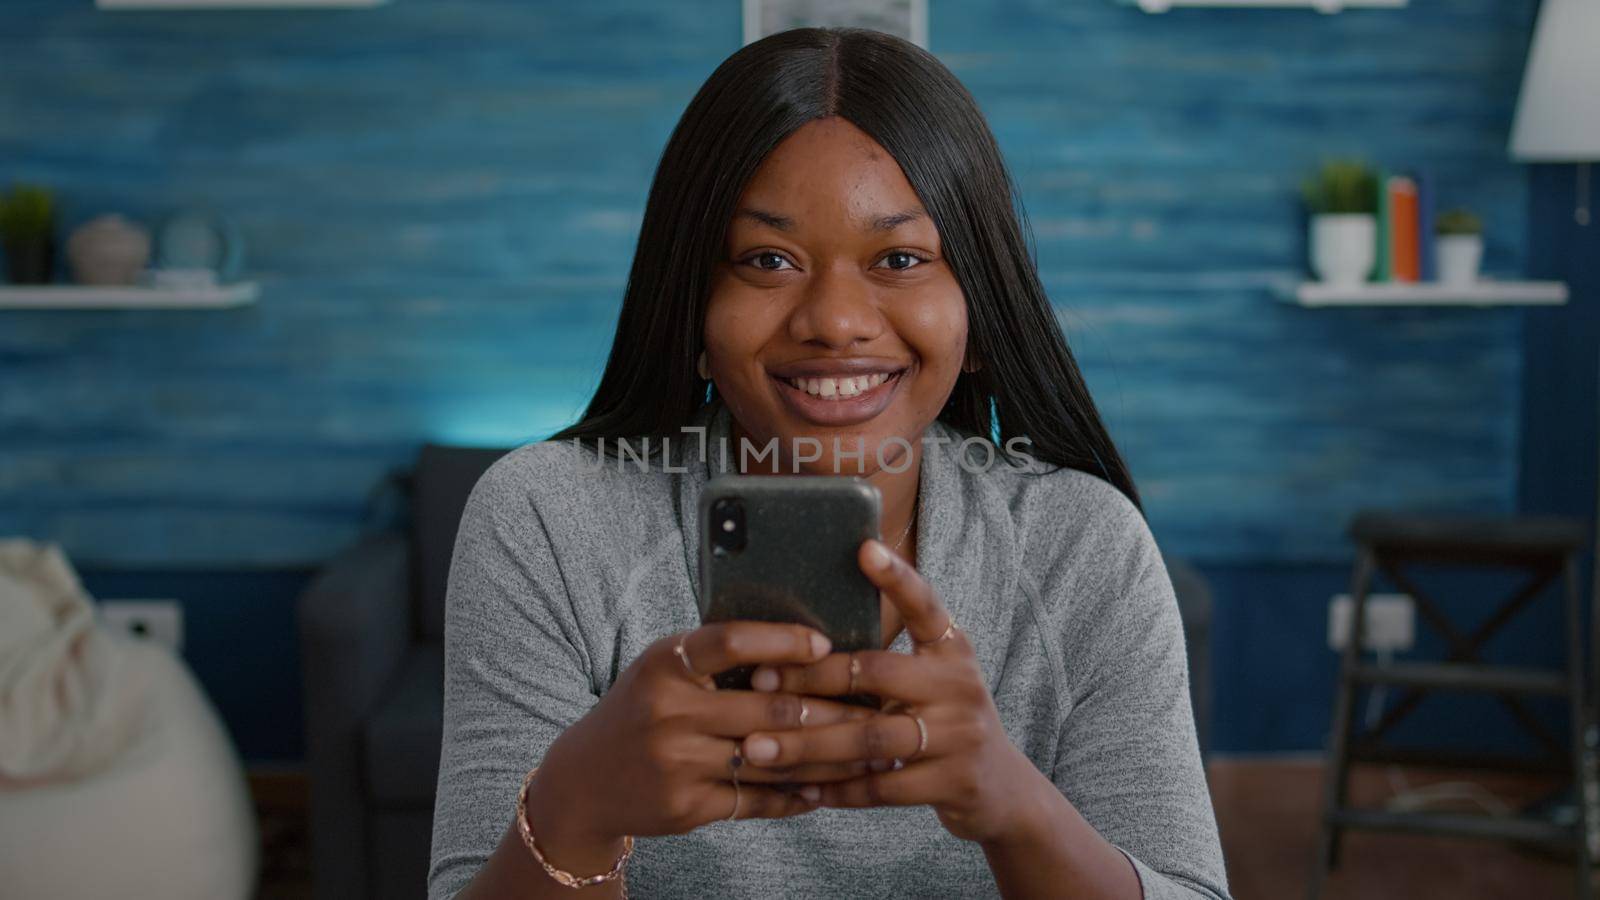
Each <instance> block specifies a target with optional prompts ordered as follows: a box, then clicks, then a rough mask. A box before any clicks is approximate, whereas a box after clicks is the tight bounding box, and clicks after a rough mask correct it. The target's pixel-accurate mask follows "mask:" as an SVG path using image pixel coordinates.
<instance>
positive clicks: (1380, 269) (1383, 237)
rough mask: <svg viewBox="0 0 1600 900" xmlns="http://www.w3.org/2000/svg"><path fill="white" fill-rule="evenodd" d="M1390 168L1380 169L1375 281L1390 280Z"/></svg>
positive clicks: (1373, 273)
mask: <svg viewBox="0 0 1600 900" xmlns="http://www.w3.org/2000/svg"><path fill="white" fill-rule="evenodd" d="M1389 231H1390V228H1389V170H1388V169H1383V168H1380V169H1378V261H1377V264H1376V265H1374V266H1373V267H1372V280H1373V281H1388V280H1389Z"/></svg>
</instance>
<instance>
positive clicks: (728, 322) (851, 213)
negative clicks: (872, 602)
mask: <svg viewBox="0 0 1600 900" xmlns="http://www.w3.org/2000/svg"><path fill="white" fill-rule="evenodd" d="M941 251H942V247H941V246H940V242H939V232H938V230H937V229H936V228H934V224H933V220H932V219H930V218H929V217H928V214H927V211H926V210H924V209H923V208H922V203H921V201H920V200H919V199H918V198H917V194H916V191H914V190H912V188H911V184H910V182H908V181H907V180H906V177H905V175H904V173H902V172H901V171H900V166H899V164H898V163H896V162H895V160H894V158H893V157H892V156H890V155H889V153H888V151H886V150H884V149H883V148H882V147H881V146H879V145H878V144H877V143H876V142H875V141H873V140H872V138H870V137H868V136H867V134H866V133H865V132H863V131H861V130H860V129H859V128H857V127H856V126H854V125H853V124H851V123H850V122H848V121H846V120H845V119H842V118H839V117H837V116H835V117H832V118H828V119H818V120H816V121H813V122H810V123H808V124H806V125H805V126H803V127H801V128H800V129H799V130H798V131H796V132H795V133H794V134H792V135H790V136H789V137H788V138H787V139H786V140H784V141H783V142H782V143H781V144H779V145H778V146H777V148H775V149H774V150H773V151H772V152H771V153H770V154H769V155H768V156H767V158H766V159H765V160H764V161H763V162H762V164H761V167H760V168H759V169H758V170H757V171H756V173H755V176H754V177H753V178H752V179H751V180H750V183H749V184H748V186H747V187H746V188H745V191H744V194H743V195H742V196H741V197H740V201H739V205H738V208H737V210H736V211H735V213H734V217H733V221H732V222H731V223H730V224H729V227H728V235H727V257H726V259H724V260H723V261H722V262H721V263H719V264H718V266H717V269H716V272H715V274H714V276H713V279H712V287H711V297H710V301H709V305H708V308H707V311H706V323H705V347H706V355H707V362H708V363H709V365H710V369H711V376H712V379H713V380H714V381H715V382H716V386H717V391H718V393H720V394H721V395H722V397H723V399H724V401H725V402H726V403H727V404H728V408H729V410H730V411H731V412H732V414H733V417H734V419H735V420H736V422H737V426H738V428H737V430H736V432H735V434H736V435H737V436H739V437H748V438H749V439H750V440H752V441H753V442H754V449H755V450H758V451H759V450H762V449H764V448H765V447H766V445H767V444H768V442H769V441H771V440H772V439H773V438H776V439H777V440H778V448H779V449H778V453H779V456H780V458H781V459H782V471H785V472H789V471H793V470H794V464H795V463H796V462H798V463H799V466H800V470H801V471H807V472H812V473H817V474H851V475H853V474H867V475H870V474H873V473H874V472H875V471H876V470H877V469H878V468H879V464H880V458H879V448H880V447H881V448H882V451H881V456H882V458H881V461H882V463H884V464H885V465H887V466H888V467H889V468H890V469H891V470H894V471H900V470H901V469H902V468H903V467H904V465H905V462H904V461H901V462H897V460H900V459H901V457H902V455H903V454H904V452H905V446H906V445H905V444H900V443H899V442H895V441H891V440H890V439H891V438H895V437H898V438H900V439H902V440H903V441H905V442H906V444H909V445H910V446H913V447H915V446H917V444H918V441H919V440H920V438H921V436H922V432H923V430H924V429H926V428H927V427H928V425H929V424H930V423H932V422H933V420H934V419H935V418H937V417H938V415H939V411H940V410H941V409H943V407H944V403H945V400H946V399H947V398H948V397H949V396H950V391H951V389H952V388H953V387H954V385H955V382H956V377H957V376H958V375H959V374H960V372H961V366H962V362H963V357H964V353H965V349H966V344H967V306H966V300H965V298H964V297H963V296H962V293H961V287H960V285H959V284H958V283H957V282H956V279H955V275H954V273H952V272H951V271H950V268H949V267H948V266H947V265H945V262H944V258H943V256H942V252H941ZM740 431H742V432H743V434H742V435H740V434H739V432H740ZM804 438H811V439H814V440H815V441H816V442H817V443H816V444H815V445H813V444H811V443H810V442H808V441H805V440H799V441H797V439H804ZM835 439H837V443H836V441H835ZM858 440H859V442H860V443H859V444H858ZM858 446H859V447H862V448H864V449H865V454H864V459H859V460H858V458H857V457H856V456H854V455H853V454H854V453H855V452H856V450H857V448H858ZM836 448H837V449H838V450H842V451H844V454H848V455H843V456H838V457H836V455H835V451H836ZM731 449H734V450H735V452H737V447H734V448H731ZM813 454H815V455H816V456H817V458H816V459H806V457H809V456H812V455H813ZM751 468H752V469H753V470H761V471H770V470H771V463H770V462H768V461H762V462H760V463H752V465H751Z"/></svg>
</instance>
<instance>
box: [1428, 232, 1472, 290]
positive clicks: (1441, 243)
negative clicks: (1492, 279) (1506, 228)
mask: <svg viewBox="0 0 1600 900" xmlns="http://www.w3.org/2000/svg"><path fill="white" fill-rule="evenodd" d="M1434 250H1435V252H1436V253H1438V254H1439V280H1440V281H1442V282H1444V283H1445V284H1472V283H1473V282H1475V281H1477V280H1478V266H1479V265H1480V264H1481V263H1482V262H1483V235H1481V234H1441V235H1439V237H1438V240H1437V242H1436V243H1435V244H1434Z"/></svg>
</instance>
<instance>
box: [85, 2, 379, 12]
mask: <svg viewBox="0 0 1600 900" xmlns="http://www.w3.org/2000/svg"><path fill="white" fill-rule="evenodd" d="M388 2H389V0H94V5H95V8H96V9H116V10H121V9H144V10H151V9H156V10H160V9H165V10H181V9H361V8H365V7H369V6H383V5H384V4H386V3H388Z"/></svg>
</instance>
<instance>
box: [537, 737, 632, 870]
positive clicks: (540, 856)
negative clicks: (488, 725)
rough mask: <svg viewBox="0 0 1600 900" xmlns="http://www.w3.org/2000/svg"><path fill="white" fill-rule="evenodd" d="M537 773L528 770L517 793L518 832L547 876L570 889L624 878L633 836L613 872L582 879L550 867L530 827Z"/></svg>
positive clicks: (628, 840) (623, 845)
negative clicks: (531, 796)
mask: <svg viewBox="0 0 1600 900" xmlns="http://www.w3.org/2000/svg"><path fill="white" fill-rule="evenodd" d="M537 771H539V767H538V766H534V767H533V768H532V769H530V770H528V774H527V775H525V776H523V779H522V790H520V791H518V792H517V832H518V833H520V834H521V835H522V843H524V844H526V845H527V847H528V850H529V851H531V852H532V853H533V858H534V859H536V860H538V861H539V865H541V866H544V871H545V874H547V875H549V876H550V878H551V880H553V881H555V883H556V884H559V885H562V886H564V887H569V888H582V887H589V886H591V885H596V884H604V883H605V882H607V881H616V880H618V879H620V878H622V867H623V866H624V865H626V864H627V862H628V857H630V856H632V855H633V836H632V835H628V836H627V837H624V838H623V839H622V855H621V856H619V857H617V861H616V864H615V865H613V866H612V867H611V871H609V872H602V873H601V874H599V875H590V876H588V877H586V878H580V877H578V876H577V875H574V874H572V873H571V872H565V871H562V870H561V869H558V868H556V867H555V866H552V865H550V861H549V860H547V859H545V858H544V854H543V853H540V852H539V845H538V844H535V843H534V842H533V829H532V828H529V827H528V786H529V785H531V784H533V774H534V773H535V772H537ZM622 896H623V897H627V896H628V883H627V882H626V881H624V882H623V883H622Z"/></svg>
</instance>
